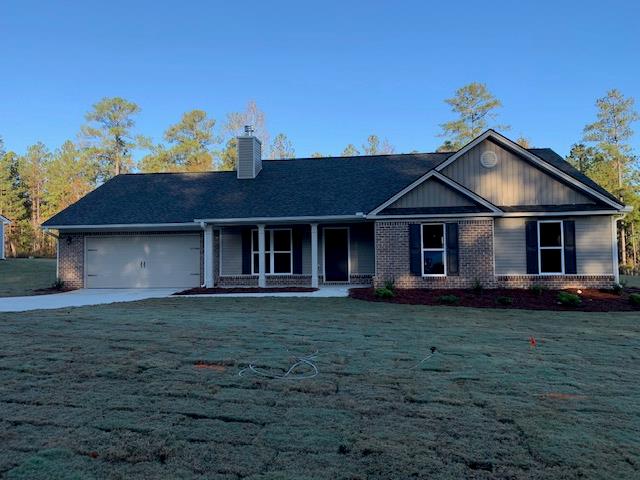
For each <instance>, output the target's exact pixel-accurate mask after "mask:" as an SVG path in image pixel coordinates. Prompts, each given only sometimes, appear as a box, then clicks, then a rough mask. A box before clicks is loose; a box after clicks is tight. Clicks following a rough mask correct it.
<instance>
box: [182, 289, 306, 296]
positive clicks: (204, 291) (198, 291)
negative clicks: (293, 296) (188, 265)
mask: <svg viewBox="0 0 640 480" xmlns="http://www.w3.org/2000/svg"><path fill="white" fill-rule="evenodd" d="M316 290H318V289H317V288H310V287H268V288H257V287H255V288H254V287H229V288H220V287H216V288H202V287H197V288H190V289H189V290H183V291H182V292H176V293H174V295H204V294H211V293H215V294H220V293H284V292H315V291H316Z"/></svg>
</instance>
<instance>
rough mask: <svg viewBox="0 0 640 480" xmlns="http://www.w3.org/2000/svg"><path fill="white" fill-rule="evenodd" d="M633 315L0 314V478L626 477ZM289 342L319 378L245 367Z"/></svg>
mask: <svg viewBox="0 0 640 480" xmlns="http://www.w3.org/2000/svg"><path fill="white" fill-rule="evenodd" d="M257 312H259V313H257ZM639 320H640V319H639V318H638V314H637V313H633V312H628V313H616V314H599V313H566V312H554V313H553V315H549V314H548V313H547V312H531V311H524V310H519V311H509V310H492V309H481V310H475V309H466V308H447V307H420V306H410V305H391V304H376V303H367V302H361V301H358V300H353V299H286V300H285V299H259V298H256V299H232V298H225V299H197V298H170V299H162V300H148V301H143V302H137V303H129V304H116V305H109V306H100V307H87V308H78V309H70V310H57V311H40V312H28V313H21V314H0V392H2V394H1V396H0V477H7V478H10V479H11V478H13V479H27V478H28V479H38V478H43V479H44V478H47V479H55V478H82V479H86V478H106V477H109V478H207V479H210V478H213V479H239V478H243V479H245V478H247V479H296V480H302V479H328V478H331V479H334V478H335V479H340V478H344V479H367V478H372V479H406V478H451V479H460V478H518V479H522V478H616V479H622V478H638V476H639V475H640V437H639V436H638V431H640V369H638V360H639V359H640V321H639ZM531 337H533V339H532V338H531ZM534 344H535V346H534ZM431 346H435V347H436V348H437V350H436V353H435V354H434V355H433V356H432V357H431V358H428V359H427V360H425V361H424V362H422V363H419V362H420V361H421V360H422V359H424V358H425V357H426V356H427V355H428V354H429V352H430V347H431ZM286 348H289V350H290V351H291V352H294V353H296V354H299V355H307V354H311V353H314V352H316V351H317V352H318V353H317V357H316V360H315V363H316V366H317V368H318V371H319V374H318V376H316V377H315V378H311V379H306V380H277V379H269V378H264V377H258V376H256V375H254V374H251V372H246V371H245V374H246V376H243V377H239V376H238V372H239V371H240V369H241V368H243V367H245V366H246V365H247V363H248V362H252V361H253V362H255V363H256V366H257V367H258V368H262V369H265V370H268V369H269V368H279V369H281V370H286V369H288V367H289V365H290V364H291V363H292V361H291V360H290V358H289V357H290V355H289V354H288V353H287V350H286ZM305 372H306V371H305Z"/></svg>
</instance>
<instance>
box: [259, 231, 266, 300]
mask: <svg viewBox="0 0 640 480" xmlns="http://www.w3.org/2000/svg"><path fill="white" fill-rule="evenodd" d="M264 260H265V258H264V224H262V225H258V287H260V288H265V287H266V286H267V277H266V275H265V271H266V265H265V263H264Z"/></svg>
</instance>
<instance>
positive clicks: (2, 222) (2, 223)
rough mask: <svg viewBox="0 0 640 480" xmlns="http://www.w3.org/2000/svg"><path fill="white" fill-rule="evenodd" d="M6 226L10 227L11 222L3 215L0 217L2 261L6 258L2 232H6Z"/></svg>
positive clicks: (0, 252) (0, 255)
mask: <svg viewBox="0 0 640 480" xmlns="http://www.w3.org/2000/svg"><path fill="white" fill-rule="evenodd" d="M7 225H11V221H10V220H9V219H8V218H7V217H5V216H4V215H0V260H4V259H5V258H6V254H5V247H4V245H5V243H4V231H5V230H6V228H7V227H6V226H7Z"/></svg>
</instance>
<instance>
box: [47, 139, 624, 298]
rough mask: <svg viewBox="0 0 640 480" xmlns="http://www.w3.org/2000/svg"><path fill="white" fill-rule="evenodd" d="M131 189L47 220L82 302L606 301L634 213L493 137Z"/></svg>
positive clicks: (242, 163) (544, 159)
mask: <svg viewBox="0 0 640 480" xmlns="http://www.w3.org/2000/svg"><path fill="white" fill-rule="evenodd" d="M248 131H249V133H247V134H246V135H245V136H242V137H239V139H238V154H239V158H238V167H237V171H236V172H207V173H160V174H125V175H119V176H117V177H115V178H113V179H111V180H109V181H108V182H106V183H105V184H104V185H102V186H100V187H99V188H97V189H96V190H94V191H93V192H91V193H89V194H88V195H87V196H85V197H84V198H83V199H81V200H80V201H78V202H77V203H75V204H73V205H71V206H70V207H68V208H67V209H65V210H63V211H62V212H60V213H58V214H57V215H55V216H54V217H52V218H51V219H49V220H47V221H46V222H45V223H44V224H43V227H44V228H46V229H57V230H58V235H59V243H58V268H59V275H60V277H61V278H62V280H63V281H64V282H65V283H66V284H67V285H68V286H71V287H85V288H118V287H141V288H143V287H176V288H181V287H196V286H200V285H205V286H209V287H212V286H220V287H231V286H256V287H258V286H260V287H269V286H285V285H288V286H299V285H311V286H314V287H315V286H322V285H326V284H333V283H350V284H374V285H382V284H384V282H386V281H394V282H395V283H396V286H398V287H403V288H454V287H470V286H473V285H474V284H475V283H476V282H480V283H482V284H483V286H484V287H486V288H492V287H528V286H530V285H533V284H538V285H544V286H549V287H571V286H573V287H606V286H611V285H612V284H614V282H617V281H618V259H617V257H618V253H617V241H616V220H617V219H619V218H621V216H623V215H624V213H626V212H628V211H629V210H630V209H629V208H628V207H625V206H624V205H623V204H622V203H621V202H620V201H619V200H618V199H617V198H616V197H614V196H613V195H611V194H610V193H609V192H607V191H606V190H604V189H603V188H602V187H600V186H599V185H597V184H596V183H594V182H593V181H592V180H590V179H589V178H587V177H586V176H585V175H583V174H582V173H580V172H579V171H577V170H576V169H574V168H573V167H572V166H570V165H569V164H568V163H567V162H565V161H564V160H563V159H562V158H561V157H560V156H559V155H558V154H556V153H555V152H554V151H553V150H550V149H548V148H533V149H525V148H523V147H521V146H519V145H517V144H516V143H514V142H512V141H511V140H509V139H507V138H506V137H504V136H502V135H500V134H499V133H497V132H495V131H493V130H488V131H486V132H485V133H483V134H482V135H480V136H479V137H477V138H476V139H475V140H473V141H472V142H470V143H469V144H467V145H466V146H465V147H463V148H462V149H460V150H459V151H457V152H449V153H424V154H403V155H373V156H361V157H329V158H321V159H316V158H313V159H294V160H275V161H262V157H261V145H260V141H259V140H258V139H257V138H255V137H254V136H252V134H251V133H250V130H248Z"/></svg>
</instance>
